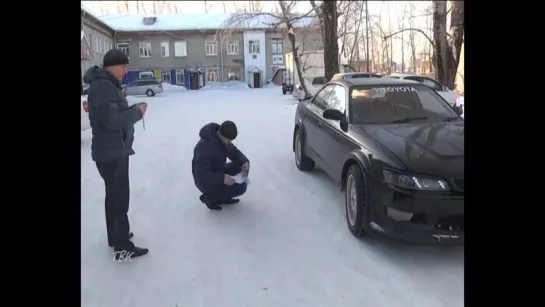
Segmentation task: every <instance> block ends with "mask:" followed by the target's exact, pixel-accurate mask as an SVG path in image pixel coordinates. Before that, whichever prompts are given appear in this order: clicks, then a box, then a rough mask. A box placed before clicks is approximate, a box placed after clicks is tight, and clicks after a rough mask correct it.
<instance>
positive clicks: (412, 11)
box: [408, 2, 416, 73]
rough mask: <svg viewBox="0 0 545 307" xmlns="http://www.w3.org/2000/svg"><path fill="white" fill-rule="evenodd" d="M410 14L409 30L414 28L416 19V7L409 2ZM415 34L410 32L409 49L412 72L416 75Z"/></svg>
mask: <svg viewBox="0 0 545 307" xmlns="http://www.w3.org/2000/svg"><path fill="white" fill-rule="evenodd" d="M408 14H409V19H408V22H409V28H414V18H415V16H414V15H415V7H414V3H413V2H409V5H408ZM414 36H415V32H414V31H410V32H409V47H410V52H411V66H412V72H413V73H416V43H415V38H414Z"/></svg>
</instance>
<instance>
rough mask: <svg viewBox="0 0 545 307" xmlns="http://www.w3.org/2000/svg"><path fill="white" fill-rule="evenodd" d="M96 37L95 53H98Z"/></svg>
mask: <svg viewBox="0 0 545 307" xmlns="http://www.w3.org/2000/svg"><path fill="white" fill-rule="evenodd" d="M98 50H99V49H98V38H95V53H98V52H99V51H98Z"/></svg>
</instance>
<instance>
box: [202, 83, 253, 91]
mask: <svg viewBox="0 0 545 307" xmlns="http://www.w3.org/2000/svg"><path fill="white" fill-rule="evenodd" d="M249 88H250V87H249V86H248V84H246V83H244V82H242V81H227V82H216V83H208V84H206V86H204V87H202V88H201V89H202V90H242V89H249Z"/></svg>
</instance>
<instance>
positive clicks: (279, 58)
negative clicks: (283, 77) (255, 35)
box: [272, 54, 284, 64]
mask: <svg viewBox="0 0 545 307" xmlns="http://www.w3.org/2000/svg"><path fill="white" fill-rule="evenodd" d="M272 62H273V64H284V55H282V54H274V55H273V58H272Z"/></svg>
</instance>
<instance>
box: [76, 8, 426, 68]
mask: <svg viewBox="0 0 545 307" xmlns="http://www.w3.org/2000/svg"><path fill="white" fill-rule="evenodd" d="M81 2H82V4H83V6H84V7H85V8H87V9H89V10H90V11H91V13H93V14H95V15H97V16H102V15H117V14H127V13H129V14H135V13H150V14H151V13H152V12H153V11H154V4H155V10H156V11H157V12H161V11H162V12H163V13H175V12H178V13H193V14H194V13H205V12H208V13H223V12H227V13H229V12H235V11H236V8H237V7H241V6H244V5H249V2H251V1H81ZM254 2H258V3H259V5H260V6H261V7H263V9H264V10H265V11H274V10H275V5H276V4H277V2H276V1H254ZM410 3H412V4H413V6H414V8H415V10H414V11H415V13H414V14H415V15H417V16H420V15H422V13H423V11H424V10H425V9H426V7H428V6H429V5H430V3H431V1H369V3H368V6H369V12H370V14H371V15H372V16H373V19H374V20H375V22H376V23H378V16H379V15H381V16H382V18H381V22H380V26H381V28H383V29H385V31H387V30H386V29H388V28H389V25H388V17H389V18H390V21H391V24H392V28H393V29H394V31H396V30H397V29H399V25H398V20H399V19H400V16H401V15H402V13H403V11H404V8H407V7H408V6H409V4H410ZM137 6H138V8H137ZM127 8H128V10H127ZM310 9H311V6H310V1H298V3H297V11H299V12H302V13H306V12H308V11H309V10H310ZM428 18H429V17H416V18H414V19H413V20H414V27H415V28H429V26H428V25H427V19H428ZM405 27H408V25H407V24H406V25H405ZM407 38H408V35H407V36H406V37H405V40H406V39H407ZM415 40H416V44H417V49H419V47H418V46H423V45H424V40H425V39H424V38H423V37H422V36H421V35H420V34H416V35H415ZM393 49H394V61H396V62H398V63H399V62H401V39H400V36H398V37H397V38H396V39H394V45H393ZM408 53H409V52H408V48H407V49H406V50H405V59H406V61H407V59H408V57H409V55H408Z"/></svg>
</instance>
